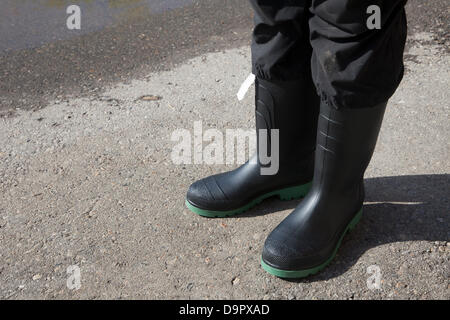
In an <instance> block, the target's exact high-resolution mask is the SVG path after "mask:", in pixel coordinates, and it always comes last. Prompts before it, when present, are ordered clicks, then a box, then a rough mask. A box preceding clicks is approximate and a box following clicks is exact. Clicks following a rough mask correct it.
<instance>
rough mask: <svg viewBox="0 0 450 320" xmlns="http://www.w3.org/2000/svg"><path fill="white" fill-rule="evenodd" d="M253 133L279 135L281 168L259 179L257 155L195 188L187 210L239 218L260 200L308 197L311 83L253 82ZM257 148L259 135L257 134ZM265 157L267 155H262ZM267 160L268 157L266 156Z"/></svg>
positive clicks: (313, 108) (314, 107)
mask: <svg viewBox="0 0 450 320" xmlns="http://www.w3.org/2000/svg"><path fill="white" fill-rule="evenodd" d="M255 86H256V87H255V93H256V97H255V106H256V110H255V113H256V129H257V133H258V130H259V129H267V133H268V137H267V139H268V146H267V149H268V150H271V141H270V129H279V166H278V172H277V173H276V174H274V175H264V174H261V167H263V166H262V165H261V161H260V159H259V156H258V152H257V153H256V154H255V155H254V156H253V157H252V159H251V160H253V161H247V162H246V163H245V164H243V165H242V166H240V167H239V168H237V169H235V170H232V171H228V172H225V173H221V174H217V175H213V176H210V177H207V178H204V179H201V180H199V181H196V182H195V183H193V184H192V185H191V186H190V188H189V190H188V192H187V197H186V205H187V207H188V208H189V209H190V210H191V211H193V212H195V213H197V214H199V215H202V216H207V217H224V216H229V215H234V214H237V213H241V212H243V211H245V210H248V209H249V208H251V207H253V206H254V205H256V204H258V203H259V202H261V201H262V200H264V199H266V198H268V197H272V196H278V197H280V198H281V199H283V200H288V199H293V198H299V197H303V196H305V195H306V193H307V192H308V190H309V188H310V185H311V181H312V177H313V173H314V150H315V144H316V143H315V141H316V130H317V116H318V113H319V105H320V102H319V98H318V96H317V94H316V90H315V88H314V85H313V83H312V81H311V80H309V81H295V82H284V81H283V82H276V81H266V80H261V79H258V78H257V79H256V82H255ZM257 137H258V138H257V142H258V144H257V145H258V148H259V135H258V134H257ZM264 151H265V150H264ZM264 154H266V153H264ZM269 166H270V165H269Z"/></svg>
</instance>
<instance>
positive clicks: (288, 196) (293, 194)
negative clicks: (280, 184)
mask: <svg viewBox="0 0 450 320" xmlns="http://www.w3.org/2000/svg"><path fill="white" fill-rule="evenodd" d="M310 188H311V182H308V183H306V184H302V185H300V186H295V187H290V188H285V189H281V190H279V191H278V192H277V193H278V197H279V198H280V200H292V199H298V198H302V197H304V196H306V194H307V193H308V191H309V189H310Z"/></svg>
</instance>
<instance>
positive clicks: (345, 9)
mask: <svg viewBox="0 0 450 320" xmlns="http://www.w3.org/2000/svg"><path fill="white" fill-rule="evenodd" d="M373 4H377V5H378V6H379V7H380V9H381V22H382V23H381V29H379V30H377V29H375V30H369V29H368V28H367V25H366V19H367V17H368V16H369V15H367V14H366V12H367V7H368V6H369V5H373ZM404 4H405V1H403V0H389V1H374V0H370V1H367V0H340V1H337V0H325V1H324V0H321V1H319V0H315V1H314V0H313V3H312V7H311V9H312V12H313V13H314V16H313V17H312V18H311V19H310V29H311V43H312V46H313V59H312V69H313V77H314V81H315V84H316V86H317V89H318V92H319V93H320V96H321V105H320V114H319V122H318V129H317V148H316V156H315V168H314V178H313V186H312V188H311V190H310V192H309V193H308V195H307V196H306V197H305V199H303V201H302V202H301V203H300V205H299V206H298V207H297V208H296V209H295V210H294V211H293V212H292V213H291V214H290V215H289V216H288V217H287V218H286V219H285V220H283V221H282V222H281V223H280V224H279V225H278V226H277V227H276V228H275V229H274V230H273V231H272V232H271V234H270V235H269V236H268V238H267V239H266V242H265V244H264V249H263V253H262V262H261V263H262V266H263V268H264V269H265V270H266V271H268V272H270V273H272V274H274V275H276V276H279V277H294V278H298V277H304V276H307V275H310V274H314V273H316V272H318V271H319V270H321V269H322V268H324V267H325V266H326V265H327V264H328V263H329V262H330V261H331V260H332V258H333V257H334V256H335V254H336V252H337V250H338V248H339V245H340V243H341V241H342V238H343V236H344V235H345V233H346V232H347V231H349V230H350V229H352V228H353V227H354V226H355V225H356V223H357V222H358V221H359V219H360V217H361V214H362V205H363V200H364V183H363V175H364V171H365V170H366V168H367V165H368V164H369V162H370V159H371V156H372V153H373V150H374V148H375V144H376V141H377V137H378V132H379V130H380V127H381V122H382V119H383V115H384V110H385V107H386V103H387V100H388V99H389V97H390V96H391V95H392V94H393V92H394V91H395V90H396V88H397V86H398V84H399V82H400V80H401V78H402V74H403V61H402V56H403V49H404V44H405V37H406V20H405V12H404Z"/></svg>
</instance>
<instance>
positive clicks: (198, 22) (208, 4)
mask: <svg viewBox="0 0 450 320" xmlns="http://www.w3.org/2000/svg"><path fill="white" fill-rule="evenodd" d="M73 3H74V2H73V1H63V0H61V1H51V0H48V1H45V0H42V1H25V0H24V1H13V0H7V1H6V2H2V3H1V4H0V9H1V13H0V21H2V22H0V23H1V24H0V30H1V31H0V37H1V39H2V41H1V43H2V45H1V47H0V79H1V81H0V113H1V114H3V115H9V114H14V110H15V109H16V108H21V109H37V108H41V107H44V106H45V105H46V103H47V102H48V101H49V100H51V99H55V98H57V99H62V98H66V97H76V96H81V95H86V94H93V93H95V92H98V91H100V90H102V89H103V88H104V87H105V86H106V85H108V84H111V83H118V82H121V81H127V80H130V79H134V78H140V77H143V76H145V75H146V74H148V72H151V71H157V70H167V69H170V68H172V67H173V66H174V65H176V63H178V62H181V61H185V60H186V59H188V58H192V57H195V56H197V55H199V54H201V53H204V52H211V51H219V50H221V49H224V48H229V47H237V46H241V45H244V44H247V43H249V41H250V29H251V24H252V21H251V19H252V18H251V10H250V6H249V4H248V3H247V2H245V1H240V0H231V1H226V2H225V1H218V0H211V1H175V0H173V1H154V0H148V1H142V0H141V1H139V0H134V1H78V2H75V3H77V4H79V5H80V7H81V9H82V16H81V19H82V20H81V24H82V25H81V30H68V29H67V27H66V19H67V17H68V16H69V15H67V14H66V13H65V10H66V8H67V6H68V5H69V4H73Z"/></svg>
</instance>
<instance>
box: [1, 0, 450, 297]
mask: <svg viewBox="0 0 450 320" xmlns="http://www.w3.org/2000/svg"><path fill="white" fill-rule="evenodd" d="M61 3H62V4H61ZM105 3H107V4H112V3H115V6H104V7H102V6H100V5H99V6H94V7H89V6H90V5H91V6H92V4H91V2H86V3H84V2H83V3H80V5H82V8H83V10H86V12H87V13H88V12H92V13H91V14H92V16H99V17H100V18H99V20H98V21H97V22H95V23H94V22H90V24H89V22H86V23H87V25H86V26H87V30H83V29H82V30H80V33H79V34H76V35H73V34H71V33H68V31H67V30H63V29H60V30H59V31H58V30H56V31H55V26H57V25H58V23H57V21H58V19H59V15H58V12H59V11H58V10H61V11H62V13H63V19H62V21H63V22H64V10H65V5H64V4H65V2H64V1H63V2H58V1H42V3H39V5H40V6H38V7H37V8H34V9H33V10H36V12H37V10H42V12H40V13H36V14H32V13H30V14H28V15H27V14H25V13H24V12H28V11H27V10H25V9H23V8H22V9H23V10H19V9H20V8H21V7H20V5H21V4H23V2H21V1H17V2H16V1H14V2H13V1H8V0H7V1H6V2H5V4H7V5H8V6H6V5H4V4H2V5H0V8H1V9H2V13H1V14H0V17H3V16H4V15H5V12H9V13H8V15H7V16H8V17H10V16H11V15H12V14H16V18H14V19H10V20H8V21H9V22H8V23H6V22H5V20H4V19H0V21H3V22H0V26H1V28H0V35H1V38H2V39H7V41H3V42H2V46H1V47H0V79H1V81H0V114H1V117H0V298H4V299H5V298H7V299H25V298H32V299H36V298H47V299H78V298H82V299H104V298H114V299H125V298H141V299H180V298H186V299H213V298H222V299H449V298H450V290H449V289H450V287H449V283H448V279H449V265H450V264H449V262H450V261H449V260H450V255H449V252H450V242H449V238H450V228H449V209H450V206H449V193H448V189H449V183H450V164H449V160H448V159H449V150H450V148H449V142H448V141H449V139H448V136H449V132H450V125H449V123H450V122H449V120H450V119H449V115H450V113H449V107H450V106H449V103H448V101H449V79H450V56H449V38H448V34H449V30H450V29H449V25H448V21H449V19H448V14H449V8H448V5H447V4H446V1H419V0H415V1H413V0H410V1H409V4H408V19H409V26H410V28H409V39H408V46H407V50H406V52H405V63H406V69H407V70H406V73H405V77H404V80H403V82H402V84H401V86H400V87H399V89H398V90H397V92H396V93H395V95H394V96H393V97H392V99H391V100H390V102H389V107H388V109H387V111H386V115H385V120H384V123H383V127H382V130H381V133H380V137H379V140H378V144H377V147H376V150H375V154H374V156H373V160H372V162H371V164H370V166H369V168H368V170H367V172H366V180H365V183H366V189H367V196H366V201H365V206H364V216H363V219H362V220H361V222H360V224H359V225H358V226H357V228H356V229H355V230H354V231H353V232H352V233H351V234H349V235H348V236H346V237H345V239H344V242H343V245H342V246H341V249H340V250H339V253H338V256H337V258H336V259H335V260H334V262H333V263H332V264H331V265H330V266H329V267H327V268H326V269H324V270H323V272H321V273H319V274H317V275H315V276H312V277H309V278H307V279H303V280H298V281H286V280H282V279H278V278H275V277H273V276H271V275H269V274H267V273H266V272H264V271H263V270H262V269H261V267H260V265H259V260H260V254H261V249H262V245H263V243H264V240H265V237H266V236H267V235H268V233H269V232H270V231H271V230H272V229H273V228H274V227H275V226H276V225H277V224H278V223H279V222H280V221H281V220H282V219H283V218H284V217H285V216H286V215H288V214H289V212H290V211H291V210H292V209H293V208H294V207H295V206H296V205H297V204H298V201H279V200H276V199H270V200H267V201H266V202H264V203H263V204H260V205H258V206H257V207H255V208H254V209H252V210H250V211H248V212H246V213H244V214H242V215H239V216H236V217H230V218H226V219H207V218H202V217H199V216H197V215H195V214H193V213H191V212H190V211H189V210H187V209H186V208H185V206H184V196H185V192H186V190H187V188H188V186H189V185H190V184H191V183H192V182H193V181H195V180H196V179H199V178H201V177H204V176H206V175H209V174H212V173H216V172H220V171H224V170H229V169H231V168H233V167H235V165H231V166H229V165H207V164H175V163H174V162H173V161H172V151H173V148H174V145H175V144H176V143H175V142H174V141H172V139H171V137H172V134H173V132H174V131H176V130H180V129H187V130H188V132H192V133H193V127H194V122H196V121H201V123H202V126H203V129H204V130H207V129H210V128H214V129H218V130H219V132H223V133H225V130H226V129H236V128H242V129H251V128H253V127H254V107H253V104H252V103H253V101H252V100H253V98H252V94H253V89H251V90H250V92H249V93H248V94H247V96H246V97H245V99H244V100H243V101H238V100H237V99H236V92H237V91H238V89H239V86H240V85H241V83H242V82H243V81H244V80H245V78H246V77H247V75H248V74H249V72H250V63H249V62H250V51H249V39H250V33H251V24H252V22H251V16H252V15H251V10H250V7H249V5H248V4H247V3H246V2H244V1H238V0H236V1H234V0H230V1H169V2H166V4H165V5H164V4H161V3H162V2H160V1H133V2H129V3H128V4H126V3H124V2H122V1H117V2H114V1H111V2H105ZM130 3H131V4H130ZM27 8H28V9H30V7H27ZM30 10H31V9H30ZM30 12H31V11H30ZM2 15H3V16H2ZM37 16H42V17H45V19H47V20H46V21H48V23H44V24H42V23H41V22H39V21H37V20H33V19H34V18H35V17H37ZM33 17H34V18H33ZM27 20H33V21H34V22H33V27H32V28H31V29H27V28H30V26H28V25H27V24H26V21H27ZM55 21H56V22H55ZM2 23H3V24H2ZM11 23H12V24H14V27H17V28H19V29H20V30H15V31H12V29H11V31H10V32H6V31H5V30H6V29H5V28H7V27H8V28H11ZM40 23H41V24H40ZM39 28H42V29H39ZM30 30H35V32H37V33H38V34H39V35H36V36H35V35H33V34H30V35H29V37H28V38H25V39H21V40H20V41H19V40H17V41H15V40H14V39H15V36H13V35H20V34H27V33H28V32H31V31H30ZM39 30H40V31H39ZM14 32H15V33H14ZM43 33H45V35H44V34H43ZM74 268H75V269H74ZM73 270H78V271H79V273H78V274H79V276H80V277H79V282H76V281H75V282H73V281H72V280H73V277H74V273H73ZM374 270H376V271H377V274H376V275H375V274H374ZM374 276H379V279H380V283H379V284H380V285H379V286H378V287H373V286H372V285H371V283H372V282H371V281H372V280H373V279H374V278H373V277H374ZM74 283H75V284H76V283H78V284H79V286H77V285H75V286H74Z"/></svg>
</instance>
